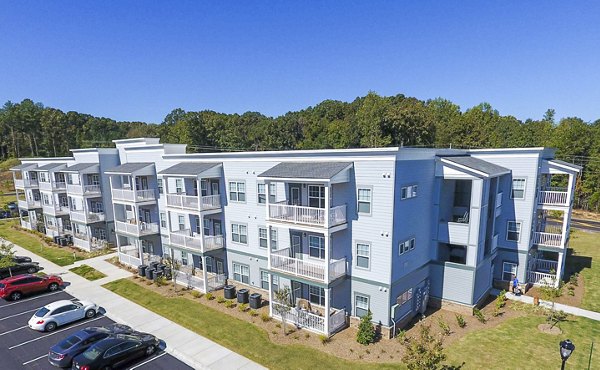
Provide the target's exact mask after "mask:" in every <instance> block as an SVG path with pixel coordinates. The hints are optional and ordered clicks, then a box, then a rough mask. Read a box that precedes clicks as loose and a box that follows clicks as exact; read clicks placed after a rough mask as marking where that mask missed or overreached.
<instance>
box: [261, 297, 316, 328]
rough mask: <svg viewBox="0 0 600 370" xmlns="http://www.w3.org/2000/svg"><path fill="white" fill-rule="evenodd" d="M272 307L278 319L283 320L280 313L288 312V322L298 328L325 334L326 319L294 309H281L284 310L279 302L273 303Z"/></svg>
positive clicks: (286, 314)
mask: <svg viewBox="0 0 600 370" xmlns="http://www.w3.org/2000/svg"><path fill="white" fill-rule="evenodd" d="M271 305H273V316H275V317H276V318H278V319H281V315H280V314H279V312H282V311H286V310H287V312H286V313H285V318H286V321H288V322H293V323H294V324H296V325H297V326H299V327H302V328H305V329H308V330H312V331H316V332H319V333H325V317H323V316H319V315H317V314H314V313H312V312H309V311H306V310H301V309H297V308H294V307H289V308H287V309H279V308H283V305H282V304H280V303H277V302H271Z"/></svg>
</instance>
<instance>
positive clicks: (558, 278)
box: [554, 252, 565, 288]
mask: <svg viewBox="0 0 600 370" xmlns="http://www.w3.org/2000/svg"><path fill="white" fill-rule="evenodd" d="M564 266H565V254H564V252H559V253H558V263H557V264H556V281H555V282H554V287H555V288H558V285H559V284H560V281H561V280H562V275H563V270H564Z"/></svg>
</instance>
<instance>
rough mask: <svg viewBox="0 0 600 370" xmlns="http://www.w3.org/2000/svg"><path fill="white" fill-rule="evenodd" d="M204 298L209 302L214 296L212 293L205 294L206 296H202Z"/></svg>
mask: <svg viewBox="0 0 600 370" xmlns="http://www.w3.org/2000/svg"><path fill="white" fill-rule="evenodd" d="M204 296H205V297H206V299H208V300H209V301H212V300H213V299H215V296H214V295H213V294H212V293H206V295H204Z"/></svg>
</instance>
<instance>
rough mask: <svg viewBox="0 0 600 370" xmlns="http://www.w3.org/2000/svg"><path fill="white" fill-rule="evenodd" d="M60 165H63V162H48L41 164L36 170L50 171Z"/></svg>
mask: <svg viewBox="0 0 600 370" xmlns="http://www.w3.org/2000/svg"><path fill="white" fill-rule="evenodd" d="M61 166H65V164H64V163H48V164H45V165H43V166H39V167H38V168H37V169H36V171H52V170H54V169H55V168H58V167H61Z"/></svg>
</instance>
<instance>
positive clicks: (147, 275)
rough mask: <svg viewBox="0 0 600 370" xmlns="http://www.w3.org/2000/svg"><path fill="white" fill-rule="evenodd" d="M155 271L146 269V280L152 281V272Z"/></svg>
mask: <svg viewBox="0 0 600 370" xmlns="http://www.w3.org/2000/svg"><path fill="white" fill-rule="evenodd" d="M153 271H156V270H154V269H151V268H150V267H148V268H146V279H152V272H153Z"/></svg>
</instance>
